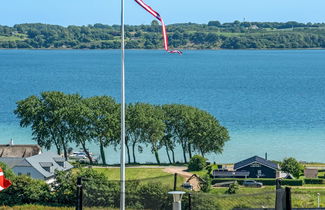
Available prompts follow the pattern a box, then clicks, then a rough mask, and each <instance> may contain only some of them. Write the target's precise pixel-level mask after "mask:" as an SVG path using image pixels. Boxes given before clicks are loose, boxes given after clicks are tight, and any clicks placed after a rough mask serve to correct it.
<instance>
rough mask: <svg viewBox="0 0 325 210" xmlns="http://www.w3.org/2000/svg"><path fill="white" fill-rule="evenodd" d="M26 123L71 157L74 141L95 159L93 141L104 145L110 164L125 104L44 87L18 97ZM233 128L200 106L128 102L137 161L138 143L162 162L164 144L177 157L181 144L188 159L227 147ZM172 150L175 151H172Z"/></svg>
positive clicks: (39, 138)
mask: <svg viewBox="0 0 325 210" xmlns="http://www.w3.org/2000/svg"><path fill="white" fill-rule="evenodd" d="M14 113H15V114H16V115H17V117H18V118H19V119H20V125H21V126H22V127H31V129H32V134H33V139H34V140H35V141H36V142H37V143H38V144H39V145H40V146H41V147H43V148H45V149H51V148H52V147H53V146H54V147H55V148H56V150H57V153H58V154H61V153H63V154H64V156H65V157H66V158H68V148H69V146H70V145H75V146H77V147H81V148H82V149H83V150H84V152H85V153H86V155H87V156H88V159H89V160H90V162H91V163H92V156H91V155H90V152H89V150H88V148H89V145H90V144H97V145H98V146H99V151H100V157H101V162H102V163H103V164H106V163H107V162H106V157H105V148H106V147H109V146H111V147H113V148H114V149H117V148H119V146H120V145H119V143H120V105H119V104H118V103H116V101H115V100H114V99H113V98H112V97H109V96H95V97H90V98H84V97H81V96H80V95H78V94H65V93H62V92H57V91H53V92H43V93H41V94H40V96H30V97H28V98H26V99H24V100H21V101H18V102H17V108H16V110H15V111H14ZM228 140H229V134H228V131H227V129H226V128H224V127H223V126H221V125H220V124H219V122H218V120H217V119H216V118H215V117H214V116H212V115H211V114H209V113H208V112H206V111H203V110H200V109H198V108H195V107H191V106H187V105H180V104H169V105H152V104H147V103H134V104H128V105H127V106H126V147H127V156H128V161H129V163H131V149H130V147H131V148H132V156H133V162H134V163H136V149H137V150H138V152H142V151H143V149H144V148H150V151H151V152H152V154H154V156H155V158H156V162H157V163H158V164H160V163H161V161H160V157H159V150H161V149H162V148H164V149H165V151H166V154H167V157H168V160H169V162H170V163H175V161H176V160H175V152H174V151H175V148H176V147H177V146H180V147H181V148H182V151H183V157H184V162H185V163H186V162H187V160H188V159H190V158H191V157H192V153H196V154H201V155H202V156H204V155H206V154H208V153H216V154H218V153H222V151H223V147H224V144H225V142H226V141H228ZM170 153H171V154H172V157H171V156H170Z"/></svg>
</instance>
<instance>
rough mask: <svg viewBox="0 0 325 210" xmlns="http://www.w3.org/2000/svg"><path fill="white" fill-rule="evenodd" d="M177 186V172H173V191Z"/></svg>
mask: <svg viewBox="0 0 325 210" xmlns="http://www.w3.org/2000/svg"><path fill="white" fill-rule="evenodd" d="M176 186H177V173H175V174H174V191H176Z"/></svg>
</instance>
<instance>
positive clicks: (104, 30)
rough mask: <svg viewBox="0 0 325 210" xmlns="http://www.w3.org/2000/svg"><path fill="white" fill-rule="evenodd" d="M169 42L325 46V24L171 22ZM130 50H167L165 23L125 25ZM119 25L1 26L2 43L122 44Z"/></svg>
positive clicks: (209, 45)
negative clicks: (162, 37) (164, 31)
mask: <svg viewBox="0 0 325 210" xmlns="http://www.w3.org/2000/svg"><path fill="white" fill-rule="evenodd" d="M167 29H168V33H169V44H170V46H171V47H173V48H182V49H270V48H272V49H274V48H279V49H283V48H325V23H298V22H295V21H290V22H284V23H279V22H247V21H244V22H240V21H234V22H230V23H220V22H219V21H209V22H208V24H195V23H181V24H172V25H168V27H167ZM125 32H126V33H125V37H126V45H125V47H126V48H127V49H162V48H163V43H162V40H161V33H160V32H161V26H160V25H159V23H158V22H157V21H156V20H154V21H152V23H151V24H150V25H138V26H135V25H126V26H125ZM120 36H121V33H120V26H119V25H112V26H109V25H104V24H99V23H97V24H94V25H87V26H74V25H71V26H68V27H63V26H58V25H50V24H40V23H30V24H16V25H14V26H13V27H9V26H1V25H0V48H19V49H26V48H27V49H28V48H33V49H56V48H68V49H118V48H120Z"/></svg>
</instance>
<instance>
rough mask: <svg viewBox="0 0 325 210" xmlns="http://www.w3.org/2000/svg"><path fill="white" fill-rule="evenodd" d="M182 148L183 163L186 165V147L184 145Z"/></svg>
mask: <svg viewBox="0 0 325 210" xmlns="http://www.w3.org/2000/svg"><path fill="white" fill-rule="evenodd" d="M182 148H183V156H184V163H187V160H186V147H185V146H184V145H182Z"/></svg>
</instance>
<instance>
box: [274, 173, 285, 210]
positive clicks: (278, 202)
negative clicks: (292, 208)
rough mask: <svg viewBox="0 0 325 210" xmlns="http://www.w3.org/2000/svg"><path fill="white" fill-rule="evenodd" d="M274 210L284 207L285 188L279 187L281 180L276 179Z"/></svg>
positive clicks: (282, 209)
mask: <svg viewBox="0 0 325 210" xmlns="http://www.w3.org/2000/svg"><path fill="white" fill-rule="evenodd" d="M275 193H276V194H275V210H284V209H285V207H286V199H285V195H286V194H285V189H283V188H282V187H281V180H279V179H277V180H276V191H275Z"/></svg>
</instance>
